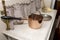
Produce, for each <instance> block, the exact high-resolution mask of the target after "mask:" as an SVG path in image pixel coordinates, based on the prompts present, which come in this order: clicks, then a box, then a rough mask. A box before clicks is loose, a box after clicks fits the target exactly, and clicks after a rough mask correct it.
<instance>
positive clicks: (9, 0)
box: [0, 0, 54, 10]
mask: <svg viewBox="0 0 60 40" xmlns="http://www.w3.org/2000/svg"><path fill="white" fill-rule="evenodd" d="M20 1H21V0H6V5H7V6H8V5H12V4H14V3H17V2H20ZM44 1H45V5H46V6H47V7H51V6H52V5H51V2H52V1H53V0H44ZM52 4H54V2H53V3H52ZM0 10H3V8H2V3H1V0H0Z"/></svg>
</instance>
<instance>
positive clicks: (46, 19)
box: [41, 14, 52, 21]
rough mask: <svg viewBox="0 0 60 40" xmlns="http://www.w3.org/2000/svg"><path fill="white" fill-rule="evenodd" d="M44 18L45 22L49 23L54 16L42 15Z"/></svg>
mask: <svg viewBox="0 0 60 40" xmlns="http://www.w3.org/2000/svg"><path fill="white" fill-rule="evenodd" d="M41 15H42V16H43V20H44V21H49V20H51V19H52V16H50V15H48V14H41Z"/></svg>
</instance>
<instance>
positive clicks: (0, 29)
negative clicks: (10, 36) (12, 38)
mask: <svg viewBox="0 0 60 40" xmlns="http://www.w3.org/2000/svg"><path fill="white" fill-rule="evenodd" d="M1 16H2V15H1V13H0V40H7V39H6V38H5V36H4V35H3V34H2V32H3V31H5V29H6V25H5V23H4V22H3V21H2V20H1Z"/></svg>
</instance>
